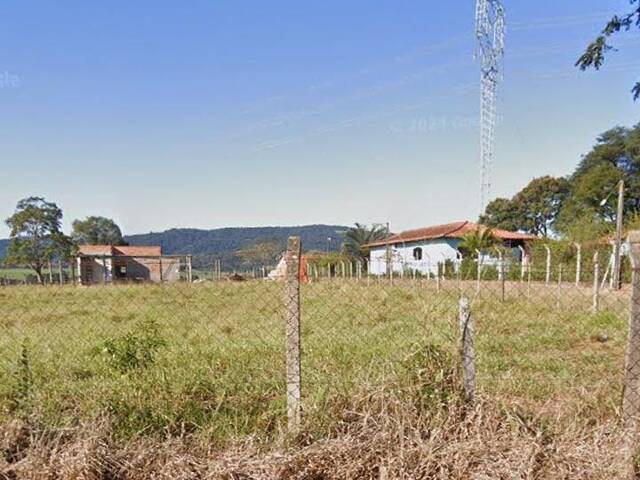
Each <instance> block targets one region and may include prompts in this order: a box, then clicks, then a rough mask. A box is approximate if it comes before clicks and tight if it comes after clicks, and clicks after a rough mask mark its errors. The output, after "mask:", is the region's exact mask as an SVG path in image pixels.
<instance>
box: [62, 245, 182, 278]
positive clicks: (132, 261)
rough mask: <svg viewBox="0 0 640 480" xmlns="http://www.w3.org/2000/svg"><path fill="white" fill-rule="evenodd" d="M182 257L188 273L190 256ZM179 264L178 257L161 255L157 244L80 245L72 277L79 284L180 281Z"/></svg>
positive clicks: (179, 259)
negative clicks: (184, 259)
mask: <svg viewBox="0 0 640 480" xmlns="http://www.w3.org/2000/svg"><path fill="white" fill-rule="evenodd" d="M182 258H186V261H187V265H186V266H187V267H188V272H189V273H190V272H191V268H190V267H191V265H190V257H182ZM180 267H181V258H180V257H175V256H163V255H162V249H161V248H160V247H158V246H120V245H81V246H80V247H79V248H78V254H77V256H76V258H75V262H74V270H75V271H74V277H75V278H76V279H77V282H78V283H79V284H80V285H91V284H102V283H115V282H145V281H147V282H149V281H150V282H175V281H178V280H180ZM189 276H190V275H189Z"/></svg>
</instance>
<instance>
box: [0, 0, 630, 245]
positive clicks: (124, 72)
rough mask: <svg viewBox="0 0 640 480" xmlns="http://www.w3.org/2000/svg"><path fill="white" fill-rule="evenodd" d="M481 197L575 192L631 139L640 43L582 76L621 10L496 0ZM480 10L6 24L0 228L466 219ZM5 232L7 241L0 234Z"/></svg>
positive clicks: (399, 225)
mask: <svg viewBox="0 0 640 480" xmlns="http://www.w3.org/2000/svg"><path fill="white" fill-rule="evenodd" d="M504 4H505V7H506V10H507V28H508V31H507V41H506V43H507V53H506V57H505V75H504V83H503V85H502V86H501V88H500V91H499V104H498V112H499V124H498V128H497V132H496V151H495V158H494V174H493V185H494V187H493V192H492V193H493V196H497V195H500V196H504V195H511V194H513V193H514V192H515V191H517V190H518V189H519V188H521V187H522V186H524V184H526V183H527V182H528V181H529V180H530V179H531V178H533V177H536V176H540V175H545V174H553V175H565V174H568V173H570V172H571V171H572V169H573V167H574V166H575V164H576V163H577V162H578V161H579V159H580V156H581V155H582V154H584V153H586V152H587V151H588V150H589V148H590V146H591V145H592V144H593V141H594V138H595V137H596V136H597V135H598V134H599V133H601V132H602V131H604V130H606V129H608V128H610V127H612V126H614V125H617V124H620V125H632V124H634V123H636V122H637V121H638V115H637V111H638V108H639V107H640V105H638V104H634V103H633V101H632V99H631V95H630V93H629V90H630V88H631V86H632V84H633V83H634V81H635V80H636V76H640V61H638V60H637V58H634V57H633V56H632V53H631V52H636V51H637V46H638V43H640V35H638V33H636V32H633V33H630V34H626V35H623V36H621V37H620V38H619V39H618V40H617V41H616V43H617V44H618V45H619V46H620V50H619V52H617V53H613V54H611V56H610V58H609V59H608V61H607V64H606V68H605V69H604V70H602V71H600V72H586V73H583V72H579V71H578V70H576V69H575V68H574V67H573V64H574V62H575V60H576V58H577V57H578V56H579V55H580V53H581V52H582V50H583V48H584V46H585V45H586V44H587V43H588V41H589V40H590V39H592V38H593V37H594V36H595V35H596V34H597V32H598V31H599V29H600V28H601V26H602V24H603V23H604V21H605V19H607V18H608V17H610V16H611V15H612V14H614V13H620V12H624V11H626V10H627V9H629V3H628V0H616V1H613V0H611V1H603V0H599V1H596V0H585V1H583V2H580V4H579V7H578V6H576V5H577V4H576V2H570V1H564V2H557V1H550V0H546V1H542V0H541V1H538V2H524V1H514V0H505V1H504ZM473 14H474V2H473V1H471V0H468V1H464V2H439V1H438V2H437V1H431V0H427V1H424V0H422V1H401V0H395V1H370V0H369V1H359V0H358V1H349V2H344V1H340V2H339V1H334V0H325V1H323V2H299V1H296V2H294V1H270V2H256V1H253V2H249V1H233V2H231V1H216V2H211V1H196V0H194V1H190V2H168V1H162V0H155V1H153V2H151V1H137V2H124V1H112V2H86V1H84V2H81V1H62V2H44V1H29V0H21V1H17V0H6V1H5V2H3V4H2V6H0V45H2V46H3V48H2V54H1V55H0V107H1V108H0V111H1V112H2V114H1V117H0V118H1V119H2V122H1V126H0V162H1V167H2V172H3V175H4V181H3V182H2V187H1V188H0V218H6V217H7V216H9V215H10V214H11V213H12V212H13V209H14V207H15V204H16V202H17V201H18V200H19V199H20V198H23V197H25V196H29V195H40V196H45V197H46V198H47V199H49V200H52V201H55V202H57V203H58V204H59V205H60V206H61V207H62V208H63V209H64V212H65V226H66V228H68V226H69V224H70V222H71V221H72V220H73V219H75V218H83V217H85V216H87V215H105V216H109V217H112V218H114V219H115V220H116V221H117V222H118V223H119V224H120V225H121V226H122V227H123V230H124V231H125V232H127V233H142V232H147V231H151V230H153V231H159V230H163V229H165V228H170V227H200V228H214V227H222V226H254V225H292V224H307V223H342V224H350V223H353V222H355V221H359V222H386V221H389V222H391V226H392V229H394V230H399V229H405V228H411V227H419V226H424V225H429V224H432V223H437V222H447V221H455V220H461V219H474V218H476V217H477V214H478V208H479V205H478V203H479V193H478V190H479V187H478V183H479V173H478V172H479V169H478V125H477V123H478V122H477V117H478V103H479V100H478V95H479V87H478V83H479V82H478V79H479V73H478V65H477V62H475V61H474V59H473V52H474V36H473V23H474V20H473ZM7 234H8V230H7V229H6V227H5V226H4V225H2V226H1V227H0V236H6V235H7Z"/></svg>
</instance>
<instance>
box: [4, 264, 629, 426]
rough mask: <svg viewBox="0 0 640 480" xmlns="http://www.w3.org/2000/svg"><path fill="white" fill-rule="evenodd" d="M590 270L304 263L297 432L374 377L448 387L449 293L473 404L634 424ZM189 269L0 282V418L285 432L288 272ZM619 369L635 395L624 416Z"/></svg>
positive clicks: (434, 389)
mask: <svg viewBox="0 0 640 480" xmlns="http://www.w3.org/2000/svg"><path fill="white" fill-rule="evenodd" d="M627 268H628V271H629V272H630V270H631V269H630V267H627ZM594 270H595V265H594V264H590V265H589V266H588V267H583V268H582V270H581V272H580V273H579V274H578V272H577V269H576V266H575V264H574V265H560V264H556V265H552V267H551V269H548V268H547V266H546V265H545V264H544V263H543V262H541V264H535V263H533V264H531V265H528V266H527V268H526V270H523V269H521V267H520V266H519V265H512V266H511V267H510V268H508V269H507V268H505V269H504V270H501V269H500V268H496V267H487V268H486V270H484V271H481V272H480V274H478V268H477V264H475V265H474V264H473V263H464V262H462V263H461V264H460V265H447V267H446V268H445V267H444V266H443V267H438V269H437V270H436V271H434V273H429V274H426V275H425V274H423V273H420V272H416V271H407V272H399V273H397V274H396V273H394V274H393V275H371V274H370V273H369V272H368V271H367V267H366V264H364V263H359V264H358V263H351V264H346V263H344V262H343V263H342V264H332V265H320V264H313V263H310V264H309V265H308V266H307V271H306V275H305V276H304V277H303V278H302V280H301V283H300V291H299V304H298V308H297V309H296V312H299V322H300V344H301V355H300V359H299V360H300V371H299V375H300V377H301V382H300V388H301V390H300V391H301V398H300V403H301V410H302V422H303V425H306V426H307V428H310V429H311V430H312V431H314V432H322V431H327V430H328V429H331V428H334V427H335V424H336V422H340V421H347V420H348V417H349V412H351V411H352V410H351V407H352V406H353V403H354V399H362V398H365V397H366V396H367V395H371V392H373V391H376V389H380V388H386V389H390V390H391V391H393V392H394V393H393V395H394V396H396V397H397V398H404V396H406V395H410V394H413V393H415V392H414V390H415V389H416V388H417V386H418V387H419V388H420V389H421V392H420V397H419V399H420V400H419V401H420V402H424V403H428V402H444V401H446V399H447V398H448V397H450V396H452V395H455V394H456V388H457V387H456V385H458V386H459V385H461V384H462V383H463V377H464V376H465V373H464V372H461V368H460V365H461V363H462V362H461V355H463V354H464V352H463V348H461V338H462V337H463V336H464V332H461V329H460V324H461V311H460V308H461V307H460V305H461V302H460V301H461V299H463V298H464V299H467V301H468V309H469V315H470V317H472V318H473V335H474V338H473V345H472V346H471V347H472V348H473V352H472V353H473V360H474V368H475V375H476V378H475V385H474V389H475V392H474V395H475V397H476V398H485V399H492V401H495V402H499V403H500V404H501V405H504V406H505V407H509V408H517V409H519V411H522V412H527V414H528V415H531V416H536V417H541V416H544V417H545V418H549V419H552V420H553V421H557V422H565V421H566V422H569V421H571V422H574V421H579V422H581V423H582V424H584V425H588V424H589V423H590V422H592V423H593V422H598V421H600V420H601V419H622V420H623V421H628V418H625V415H627V416H631V417H632V418H633V419H635V418H637V411H638V409H640V395H639V393H640V391H639V390H638V389H639V388H640V385H638V383H639V382H640V380H639V379H640V373H637V372H636V369H635V367H634V368H631V369H630V367H629V365H628V364H627V367H626V368H625V350H626V348H627V345H628V327H627V325H628V321H629V318H630V314H631V308H630V306H631V305H632V303H631V291H632V288H631V282H630V277H629V279H628V280H626V281H624V282H623V285H622V287H621V288H620V289H616V288H613V287H612V286H611V285H610V284H609V283H608V282H607V281H603V278H604V277H603V272H602V270H601V271H600V272H599V273H598V272H595V271H594ZM258 271H259V272H261V271H263V269H258ZM194 276H195V277H196V279H195V280H194V281H193V282H192V283H189V282H185V281H182V282H174V283H140V284H131V283H122V284H116V283H114V284H109V285H107V284H104V285H103V284H97V285H92V286H76V285H73V284H62V285H55V284H52V285H47V286H34V285H12V284H7V285H5V286H3V287H2V288H0V417H1V419H2V421H3V422H8V421H11V420H12V419H14V418H21V419H27V420H28V421H30V422H33V423H36V424H38V425H40V426H41V427H42V428H43V429H54V430H55V429H64V428H70V427H73V426H76V425H78V424H79V423H82V422H91V421H93V420H94V419H96V418H103V417H108V418H109V421H110V422H111V423H112V424H113V426H114V429H115V431H116V432H117V433H118V434H119V435H123V436H125V437H127V436H138V435H142V434H155V433H158V434H165V435H175V434H183V433H185V432H193V431H206V432H208V433H210V434H211V435H213V436H215V437H216V438H223V437H237V436H242V435H258V436H266V437H272V436H276V435H278V434H281V433H283V432H284V431H285V430H286V428H287V382H288V379H287V375H286V365H287V360H286V357H287V351H288V347H287V345H290V344H289V343H287V342H288V340H287V318H290V315H291V314H292V310H291V308H290V302H291V301H292V298H293V299H294V300H295V298H296V297H295V296H293V297H292V294H291V291H290V290H287V289H286V288H285V287H286V278H285V277H283V276H279V277H278V276H275V277H272V278H262V277H264V275H255V276H254V275H251V276H240V275H236V276H232V275H228V276H226V277H225V276H224V275H221V274H220V275H217V274H216V275H213V276H212V277H211V278H206V277H205V276H204V275H203V276H201V277H200V278H197V273H196V275H194ZM634 298H636V297H634ZM638 303H639V304H640V300H638ZM639 308H640V305H639ZM639 331H640V330H639ZM634 332H635V331H632V334H634ZM635 333H638V332H635ZM638 335H640V333H638ZM635 341H636V340H635V339H633V338H632V343H633V342H635ZM639 343H640V341H639ZM628 361H629V359H627V362H628ZM631 361H633V362H637V361H639V360H638V359H636V358H635V357H634V358H631ZM638 368H640V366H639V367H638ZM625 372H626V374H627V390H626V398H627V399H631V400H632V401H633V402H634V405H635V404H637V406H634V407H633V408H632V407H629V406H628V405H627V406H625V409H626V410H622V408H621V407H622V398H623V394H624V392H625V389H624V380H625ZM629 375H631V377H629ZM454 384H455V385H454ZM340 405H344V409H343V410H342V416H341V417H340V418H336V417H335V415H336V411H338V410H336V408H337V406H338V407H339V406H340ZM633 435H636V431H635V430H634V433H633Z"/></svg>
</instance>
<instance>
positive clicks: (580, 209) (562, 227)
mask: <svg viewBox="0 0 640 480" xmlns="http://www.w3.org/2000/svg"><path fill="white" fill-rule="evenodd" d="M620 180H624V182H625V202H624V216H625V218H631V217H633V216H634V215H636V214H638V213H640V125H636V126H634V127H633V128H624V127H616V128H613V129H611V130H609V131H607V132H605V133H603V134H602V135H600V136H599V137H598V138H597V140H596V144H595V145H594V147H593V148H592V149H591V151H590V152H589V153H588V154H587V155H585V156H584V157H583V158H582V160H581V161H580V163H579V164H578V166H577V168H576V170H575V172H574V173H573V174H572V175H571V176H570V177H569V182H570V186H571V194H570V195H569V196H568V198H567V200H566V201H565V202H564V204H563V206H562V209H561V211H560V214H559V218H558V222H557V226H558V231H559V232H561V233H563V234H565V235H566V236H573V233H572V232H575V231H580V232H582V233H583V234H586V233H587V232H588V230H593V235H599V234H601V232H602V231H603V230H605V231H610V230H612V229H613V227H614V222H615V215H616V202H615V190H616V186H617V184H618V182H619V181H620ZM606 198H609V201H606V202H603V199H606Z"/></svg>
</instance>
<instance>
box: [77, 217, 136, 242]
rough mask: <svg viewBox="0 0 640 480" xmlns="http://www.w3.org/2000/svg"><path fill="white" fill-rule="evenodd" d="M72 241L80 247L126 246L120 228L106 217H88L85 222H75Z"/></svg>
mask: <svg viewBox="0 0 640 480" xmlns="http://www.w3.org/2000/svg"><path fill="white" fill-rule="evenodd" d="M72 227H73V231H72V232H71V239H72V240H73V241H74V243H76V244H79V245H85V244H88V245H124V244H125V243H126V242H125V241H124V238H123V237H122V231H121V230H120V227H118V225H117V224H116V223H115V222H114V221H113V220H111V219H110V218H105V217H95V216H92V217H87V218H85V219H84V220H74V221H73V224H72Z"/></svg>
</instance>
